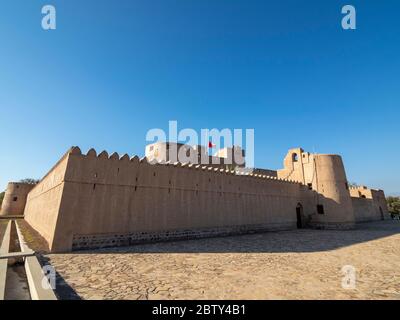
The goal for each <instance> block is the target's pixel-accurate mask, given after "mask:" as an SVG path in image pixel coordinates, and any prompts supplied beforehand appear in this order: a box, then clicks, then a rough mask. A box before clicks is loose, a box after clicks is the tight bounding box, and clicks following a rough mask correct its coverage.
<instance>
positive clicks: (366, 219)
mask: <svg viewBox="0 0 400 320" xmlns="http://www.w3.org/2000/svg"><path fill="white" fill-rule="evenodd" d="M389 219H390V218H389ZM381 220H388V218H387V217H385V216H384V219H382V217H366V218H358V219H357V218H356V223H363V222H373V221H381Z"/></svg>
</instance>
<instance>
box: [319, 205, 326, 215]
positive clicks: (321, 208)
mask: <svg viewBox="0 0 400 320" xmlns="http://www.w3.org/2000/svg"><path fill="white" fill-rule="evenodd" d="M317 212H318V214H324V213H325V212H324V206H323V205H322V204H317Z"/></svg>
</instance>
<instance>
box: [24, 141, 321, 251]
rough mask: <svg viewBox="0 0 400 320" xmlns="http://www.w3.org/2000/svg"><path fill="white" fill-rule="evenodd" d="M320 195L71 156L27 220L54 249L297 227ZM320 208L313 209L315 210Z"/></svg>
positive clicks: (45, 184)
mask: <svg viewBox="0 0 400 320" xmlns="http://www.w3.org/2000/svg"><path fill="white" fill-rule="evenodd" d="M314 199H315V192H314V191H312V190H309V189H308V188H307V186H304V185H302V184H299V183H295V182H289V181H282V180H278V179H277V178H268V177H266V176H261V175H257V176H238V175H235V174H233V173H231V172H227V171H226V170H223V169H219V168H211V167H205V166H204V167H203V166H196V165H182V164H179V163H177V164H153V165H152V164H149V163H148V162H147V160H146V159H142V160H139V158H137V157H134V158H132V159H130V158H129V156H128V155H124V156H123V157H121V158H120V157H119V156H118V154H116V153H114V154H112V155H111V156H110V157H109V156H108V154H107V153H106V152H102V153H100V154H99V155H97V154H96V152H95V151H94V150H93V149H92V150H90V151H89V152H88V153H87V154H86V155H83V154H81V152H80V150H79V148H76V147H75V148H73V149H71V150H70V152H68V153H67V154H66V155H65V156H64V157H63V159H62V160H61V161H60V162H59V163H58V165H57V166H56V167H55V168H53V170H52V172H50V173H49V174H48V175H47V176H46V177H45V178H44V179H43V180H42V181H41V182H40V183H39V185H38V186H37V187H36V188H35V189H34V190H33V191H32V192H31V194H29V199H28V205H27V207H26V210H25V218H26V220H27V221H28V223H30V224H31V225H32V226H33V227H34V228H35V229H37V230H38V231H39V232H40V233H41V234H42V235H43V236H44V237H45V238H46V240H47V241H48V242H49V246H50V248H51V250H52V251H69V250H71V249H72V248H74V249H77V248H82V247H91V246H93V247H96V246H104V245H120V244H130V243H134V242H136V241H143V240H157V239H164V238H185V237H202V236H209V235H214V234H215V235H217V234H229V233H232V232H233V233H237V232H241V231H243V232H246V231H249V230H252V231H256V230H271V229H291V228H296V223H297V217H296V207H297V206H298V204H299V203H300V204H301V206H302V211H303V214H304V215H306V214H308V213H310V212H311V211H312V210H314V208H315V206H314ZM314 211H315V210H314Z"/></svg>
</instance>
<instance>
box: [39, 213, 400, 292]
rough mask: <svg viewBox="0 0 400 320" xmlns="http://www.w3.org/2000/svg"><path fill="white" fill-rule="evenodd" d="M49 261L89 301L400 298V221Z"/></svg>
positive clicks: (161, 245) (120, 250) (147, 247)
mask: <svg viewBox="0 0 400 320" xmlns="http://www.w3.org/2000/svg"><path fill="white" fill-rule="evenodd" d="M44 258H45V259H46V260H47V261H48V262H49V263H51V264H52V265H53V266H54V267H55V268H56V271H57V272H58V274H59V276H60V277H62V278H63V281H65V283H64V284H65V286H66V287H68V286H69V287H70V288H72V289H73V290H74V291H75V292H76V293H77V295H79V296H80V298H82V299H399V298H400V221H380V222H374V223H364V224H360V225H359V226H358V227H357V230H352V231H323V230H298V231H287V232H271V233H264V234H253V235H244V236H235V237H226V238H213V239H202V240H192V241H180V242H170V243H158V244H151V245H140V246H133V247H129V248H112V249H106V250H96V251H82V252H75V253H72V254H49V255H46V256H45V257H44ZM345 265H352V266H354V267H355V269H356V287H355V289H343V288H342V278H343V277H344V274H343V273H342V272H341V270H342V267H343V266H345ZM59 284H61V283H59ZM65 286H64V287H65ZM59 287H60V286H59ZM61 287H62V286H61ZM61 291H62V290H61ZM65 297H66V296H65V295H64V298H65ZM67 297H68V296H67ZM69 298H73V296H69Z"/></svg>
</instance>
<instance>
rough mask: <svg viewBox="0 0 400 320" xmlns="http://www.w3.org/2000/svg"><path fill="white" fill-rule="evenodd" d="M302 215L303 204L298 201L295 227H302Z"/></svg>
mask: <svg viewBox="0 0 400 320" xmlns="http://www.w3.org/2000/svg"><path fill="white" fill-rule="evenodd" d="M302 216H303V206H302V205H301V204H300V203H298V204H297V207H296V217H297V229H301V228H303V222H302Z"/></svg>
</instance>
